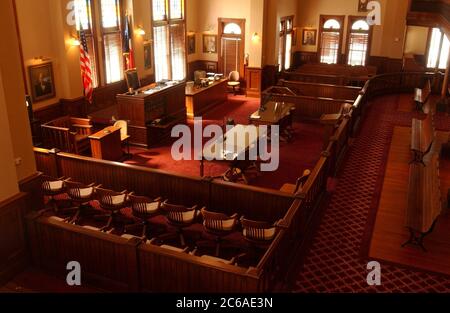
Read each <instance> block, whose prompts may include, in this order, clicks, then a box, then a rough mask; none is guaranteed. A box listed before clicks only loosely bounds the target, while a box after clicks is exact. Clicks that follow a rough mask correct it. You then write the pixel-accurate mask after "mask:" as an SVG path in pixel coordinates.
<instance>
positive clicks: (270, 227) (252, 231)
mask: <svg viewBox="0 0 450 313" xmlns="http://www.w3.org/2000/svg"><path fill="white" fill-rule="evenodd" d="M240 222H241V226H242V235H243V236H244V239H245V241H246V242H247V244H248V246H249V248H250V251H251V254H253V255H255V254H256V253H257V251H258V250H261V249H267V248H268V247H269V246H270V245H271V243H272V241H273V239H274V238H275V236H276V235H277V232H278V230H279V228H281V226H280V225H281V220H279V221H277V222H276V223H274V224H270V223H267V222H263V221H254V220H250V219H247V218H245V217H244V216H243V217H241V220H240Z"/></svg>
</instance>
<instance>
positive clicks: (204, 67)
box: [187, 60, 219, 80]
mask: <svg viewBox="0 0 450 313" xmlns="http://www.w3.org/2000/svg"><path fill="white" fill-rule="evenodd" d="M218 66H219V65H218V62H213V61H204V60H196V61H193V62H190V63H188V65H187V80H194V72H195V71H206V72H207V73H208V72H211V73H217V72H218V70H219V68H218Z"/></svg>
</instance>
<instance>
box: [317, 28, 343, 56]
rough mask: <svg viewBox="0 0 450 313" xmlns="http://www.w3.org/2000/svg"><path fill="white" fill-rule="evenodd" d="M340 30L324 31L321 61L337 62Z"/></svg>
mask: <svg viewBox="0 0 450 313" xmlns="http://www.w3.org/2000/svg"><path fill="white" fill-rule="evenodd" d="M339 41H340V33H339V32H330V31H324V32H323V33H322V43H321V51H320V62H321V63H328V64H337V62H338V56H339Z"/></svg>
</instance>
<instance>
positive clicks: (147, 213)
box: [125, 194, 162, 240]
mask: <svg viewBox="0 0 450 313" xmlns="http://www.w3.org/2000/svg"><path fill="white" fill-rule="evenodd" d="M128 200H129V202H130V203H131V210H132V212H133V216H134V217H135V218H136V219H137V220H138V222H136V223H134V224H132V225H127V226H125V232H126V233H127V232H129V231H130V230H131V229H134V228H137V227H142V236H141V237H142V238H143V239H144V240H147V239H148V237H147V228H148V226H149V221H148V220H149V219H151V218H153V217H155V216H158V215H160V214H161V204H162V199H161V198H158V199H155V200H152V199H150V198H147V197H139V196H135V195H132V194H130V195H128Z"/></svg>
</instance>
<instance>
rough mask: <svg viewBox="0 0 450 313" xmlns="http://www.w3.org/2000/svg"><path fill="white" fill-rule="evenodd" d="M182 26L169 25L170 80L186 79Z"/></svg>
mask: <svg viewBox="0 0 450 313" xmlns="http://www.w3.org/2000/svg"><path fill="white" fill-rule="evenodd" d="M184 34H185V32H184V24H173V25H170V54H171V60H172V79H173V80H183V79H184V78H185V77H186V64H185V53H186V51H185V50H186V49H185V44H186V43H185V35H184Z"/></svg>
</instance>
